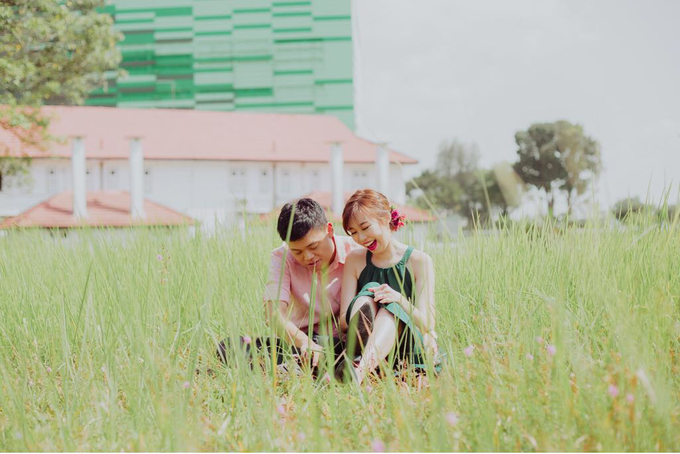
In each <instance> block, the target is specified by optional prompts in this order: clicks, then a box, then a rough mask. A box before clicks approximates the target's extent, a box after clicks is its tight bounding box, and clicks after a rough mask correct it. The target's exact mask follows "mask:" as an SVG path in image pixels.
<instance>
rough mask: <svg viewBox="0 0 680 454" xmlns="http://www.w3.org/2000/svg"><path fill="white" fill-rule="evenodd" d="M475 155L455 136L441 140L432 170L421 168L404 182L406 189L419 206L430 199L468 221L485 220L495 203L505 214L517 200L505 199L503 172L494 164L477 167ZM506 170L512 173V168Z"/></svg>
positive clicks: (473, 147)
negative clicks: (490, 167)
mask: <svg viewBox="0 0 680 454" xmlns="http://www.w3.org/2000/svg"><path fill="white" fill-rule="evenodd" d="M479 156H480V154H479V149H478V147H477V146H476V145H475V144H470V145H468V144H464V143H462V142H460V141H457V140H452V141H450V142H443V143H442V144H441V145H440V147H439V153H438V154H437V165H436V170H434V171H433V170H425V171H424V172H423V173H422V174H421V175H420V176H418V177H416V178H414V179H413V180H412V181H410V182H409V183H408V184H407V187H406V191H407V193H408V194H409V195H410V196H412V197H414V198H415V201H416V204H418V205H419V206H421V207H423V208H429V203H431V204H433V205H434V206H435V207H437V208H440V209H443V210H445V211H446V212H448V213H459V214H460V215H462V216H464V217H465V218H466V219H467V220H468V225H472V224H473V223H474V222H477V221H479V222H482V223H483V222H486V221H487V220H489V219H490V218H491V216H492V210H493V208H496V207H497V208H500V210H501V212H502V213H504V214H507V213H508V210H509V208H510V207H513V206H516V204H518V202H517V201H515V200H510V201H508V200H506V198H507V191H506V188H507V187H508V185H507V184H505V181H504V180H505V178H504V177H505V174H504V173H503V172H498V171H497V170H496V169H495V168H494V169H493V170H486V169H481V168H480V167H479ZM501 167H502V166H501ZM506 170H507V169H506ZM510 172H512V173H514V172H513V171H512V169H510ZM499 175H500V177H501V178H500V180H499ZM416 189H420V190H421V191H422V193H418V192H417V191H416ZM428 202H429V203H428Z"/></svg>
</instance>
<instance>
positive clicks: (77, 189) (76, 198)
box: [71, 137, 87, 219]
mask: <svg viewBox="0 0 680 454" xmlns="http://www.w3.org/2000/svg"><path fill="white" fill-rule="evenodd" d="M85 172H86V169H85V145H84V144H83V138H82V137H74V138H73V144H72V152H71V174H72V176H73V216H75V217H76V219H85V218H87V194H86V192H85V191H86V190H87V187H86V182H85V178H86V176H85V175H86V173H85Z"/></svg>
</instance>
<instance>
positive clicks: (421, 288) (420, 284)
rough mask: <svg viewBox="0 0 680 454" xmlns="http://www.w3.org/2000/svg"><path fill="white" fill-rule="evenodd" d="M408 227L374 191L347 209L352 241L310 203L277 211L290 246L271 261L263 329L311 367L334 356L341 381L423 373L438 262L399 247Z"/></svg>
mask: <svg viewBox="0 0 680 454" xmlns="http://www.w3.org/2000/svg"><path fill="white" fill-rule="evenodd" d="M291 216H292V219H291ZM402 221H403V217H402V216H400V215H399V213H398V212H397V211H396V210H395V209H393V208H390V204H389V202H388V200H387V198H386V197H385V196H384V195H383V194H381V193H379V192H376V191H373V190H370V189H366V190H359V191H357V192H355V193H354V194H353V195H352V197H350V199H349V200H348V201H347V204H346V205H345V208H344V210H343V214H342V226H343V228H344V230H345V232H347V233H348V234H349V235H350V236H349V237H347V236H339V235H335V232H334V229H333V225H332V224H331V223H329V222H328V221H327V219H326V216H325V215H324V212H323V209H322V208H321V206H320V205H319V204H318V203H317V202H315V201H314V200H311V199H300V200H298V201H297V202H295V203H294V204H287V205H285V206H284V207H283V209H282V210H281V214H280V215H279V219H278V225H277V230H278V233H279V235H280V236H281V239H283V240H284V241H285V244H284V245H282V246H281V247H279V248H277V249H275V250H274V251H273V253H272V257H271V264H270V268H269V279H268V283H267V286H266V289H265V295H264V300H265V304H266V307H267V311H266V312H267V321H268V323H269V324H270V325H272V326H273V327H274V328H275V329H276V331H277V333H279V335H281V336H282V337H283V338H284V339H286V340H288V341H289V342H291V343H292V344H293V345H294V349H295V350H297V351H298V352H299V353H301V354H302V355H303V357H305V358H306V359H307V360H308V361H310V362H311V365H312V366H313V367H314V368H316V367H317V366H320V365H322V364H324V362H325V361H326V359H324V355H328V354H331V352H332V354H333V355H334V357H335V358H336V360H335V364H334V370H335V376H336V378H338V379H340V380H345V379H352V380H354V381H355V382H356V383H359V384H360V383H362V382H363V380H364V379H365V378H366V376H367V375H368V374H370V373H371V372H373V371H375V370H376V369H377V368H378V367H379V366H381V365H384V364H389V365H391V366H395V365H398V366H400V367H404V366H411V367H414V368H415V369H416V370H420V371H425V370H427V368H428V367H427V359H428V358H429V359H433V358H435V357H436V356H437V343H436V337H437V336H436V334H435V331H434V326H435V308H434V268H433V265H432V259H431V258H430V256H428V255H427V254H426V253H424V252H422V251H418V250H415V249H413V247H411V246H407V245H405V244H402V243H400V242H399V241H397V239H396V238H395V236H394V232H396V231H397V229H398V228H399V227H400V226H402V225H403V222H402ZM312 299H314V301H313V302H312ZM324 334H325V336H324ZM325 339H327V340H325ZM331 339H332V341H330V340H331ZM322 361H324V362H322Z"/></svg>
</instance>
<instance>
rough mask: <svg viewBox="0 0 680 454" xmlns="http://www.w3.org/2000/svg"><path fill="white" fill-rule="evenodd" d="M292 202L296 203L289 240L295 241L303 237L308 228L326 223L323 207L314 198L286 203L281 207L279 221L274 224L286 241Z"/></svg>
mask: <svg viewBox="0 0 680 454" xmlns="http://www.w3.org/2000/svg"><path fill="white" fill-rule="evenodd" d="M294 204H295V205H296V206H295V214H294V216H293V227H292V229H291V231H290V239H289V241H297V240H299V239H301V238H304V237H305V235H307V234H308V233H309V231H310V230H313V229H318V228H323V227H325V226H326V224H327V223H328V221H327V220H326V214H325V213H324V212H323V208H321V205H319V203H318V202H317V201H315V200H312V199H300V200H298V201H296V202H293V203H287V204H285V205H284V206H283V208H281V214H279V222H278V224H277V226H276V230H277V231H278V232H279V236H280V237H281V239H282V240H283V241H286V236H287V234H288V224H289V223H290V214H291V212H292V211H293V205H294Z"/></svg>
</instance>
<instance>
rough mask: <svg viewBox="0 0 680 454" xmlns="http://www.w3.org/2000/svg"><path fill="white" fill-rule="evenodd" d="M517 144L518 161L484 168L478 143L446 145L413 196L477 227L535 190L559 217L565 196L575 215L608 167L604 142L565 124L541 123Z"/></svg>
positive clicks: (411, 189)
mask: <svg viewBox="0 0 680 454" xmlns="http://www.w3.org/2000/svg"><path fill="white" fill-rule="evenodd" d="M515 142H516V143H517V160H516V162H514V163H512V164H510V163H500V164H496V165H494V166H493V167H491V168H483V167H481V166H480V165H479V158H480V152H479V149H478V147H477V145H475V144H465V143H462V142H460V141H458V140H452V141H449V142H444V143H442V144H441V146H440V149H439V153H438V155H437V162H436V167H435V169H434V170H425V171H424V172H423V173H422V174H421V175H419V176H418V177H416V178H414V179H413V180H411V181H410V182H409V183H408V185H407V188H406V190H407V194H409V196H410V197H411V199H412V200H414V201H415V202H416V204H417V205H419V206H421V207H423V208H435V209H437V210H442V211H444V212H445V213H457V214H459V215H461V216H463V217H465V218H466V219H467V220H468V222H469V223H472V222H485V221H487V220H490V219H492V218H493V217H494V216H495V215H507V214H508V212H509V211H510V210H512V209H513V208H515V207H517V206H519V205H520V204H521V200H522V192H524V191H525V190H526V189H529V188H535V189H537V190H538V191H540V192H542V193H543V194H544V195H545V199H546V209H547V212H548V215H549V216H553V215H554V214H555V213H554V208H555V201H556V198H557V197H558V196H559V195H560V194H563V195H564V196H565V197H566V200H567V207H568V208H567V210H568V212H569V213H571V212H572V209H573V206H574V205H575V203H577V202H578V201H579V198H580V197H581V196H582V195H584V194H585V193H586V191H587V190H588V189H589V188H590V187H591V186H592V185H593V184H594V182H595V180H596V178H597V176H598V175H599V173H600V170H601V167H602V164H601V156H600V145H599V143H598V142H597V141H596V140H594V139H593V138H591V137H589V136H587V135H586V134H585V133H584V131H583V127H582V126H581V125H578V124H572V123H570V122H568V121H565V120H560V121H556V122H553V123H535V124H533V125H531V126H530V127H529V128H528V129H527V130H525V131H518V132H517V133H516V134H515ZM470 225H471V224H470Z"/></svg>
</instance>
